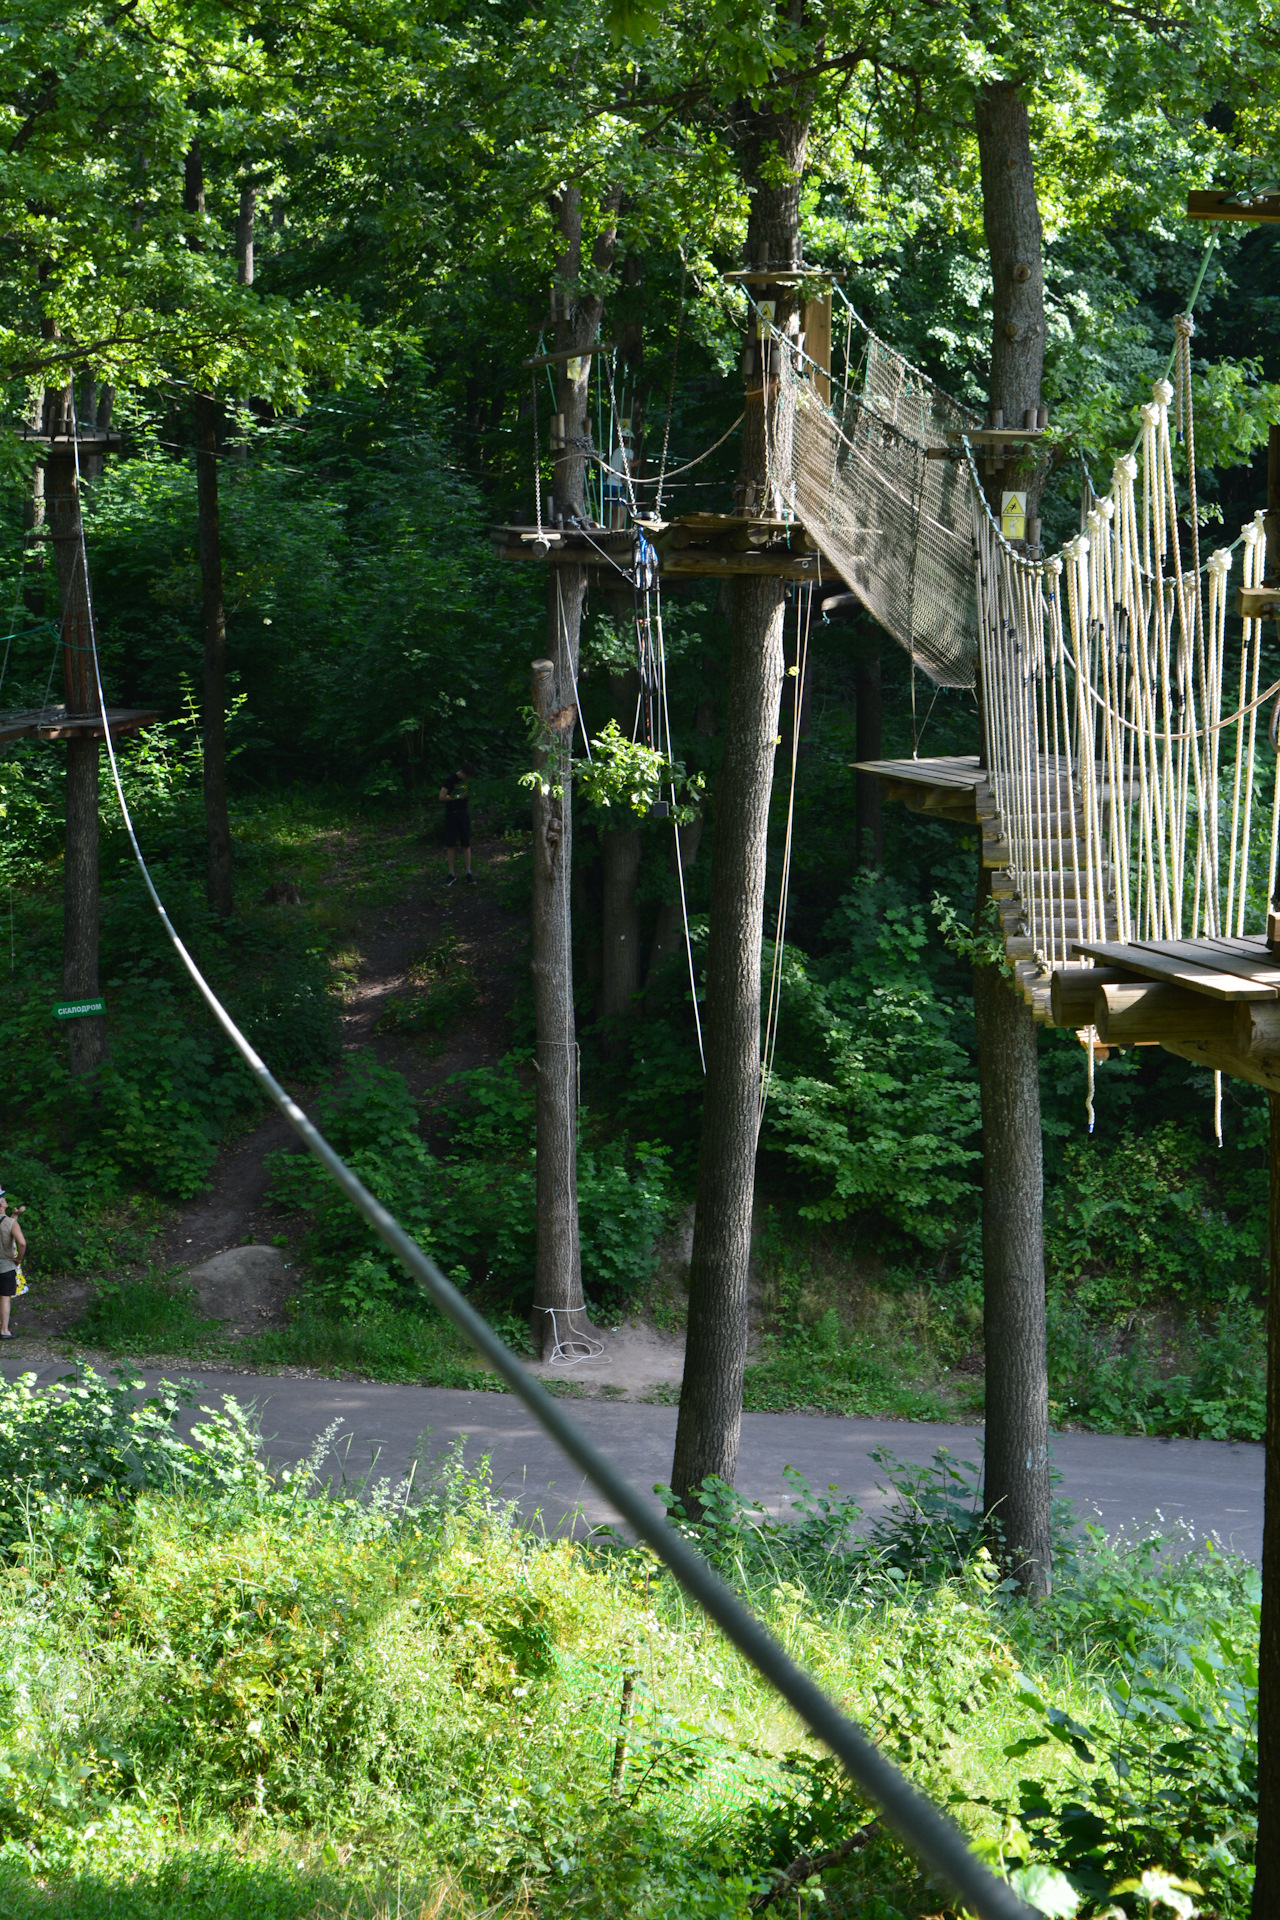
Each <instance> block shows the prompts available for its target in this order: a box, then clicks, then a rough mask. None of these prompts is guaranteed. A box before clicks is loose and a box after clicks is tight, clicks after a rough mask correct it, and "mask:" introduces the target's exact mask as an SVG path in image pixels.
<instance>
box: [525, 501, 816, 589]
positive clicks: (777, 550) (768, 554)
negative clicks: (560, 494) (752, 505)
mask: <svg viewBox="0 0 1280 1920" xmlns="http://www.w3.org/2000/svg"><path fill="white" fill-rule="evenodd" d="M637 524H638V527H639V530H640V531H641V532H643V534H644V535H645V537H646V538H647V539H649V540H651V541H652V542H653V545H654V548H655V550H656V552H657V555H658V571H659V572H660V573H661V574H662V575H663V576H664V577H667V578H670V577H672V576H681V577H684V578H686V579H689V578H693V579H703V580H712V579H720V578H722V577H723V576H725V575H732V574H738V573H756V574H768V575H770V576H772V577H773V578H775V579H782V580H811V581H813V582H815V584H816V583H818V582H824V583H827V582H829V583H831V584H838V583H839V576H838V575H837V574H836V573H834V571H833V570H832V568H831V567H830V566H827V567H826V568H825V570H824V568H823V564H822V556H821V554H820V553H819V552H818V550H817V547H816V545H815V544H814V542H813V541H812V540H811V539H810V538H809V536H808V535H807V534H806V532H805V530H804V528H803V527H802V526H801V525H800V523H799V521H797V520H775V519H767V518H764V517H760V516H753V515H748V514H740V513H691V514H685V515H682V516H681V517H680V518H679V519H676V520H647V521H643V522H639V523H637ZM490 538H491V539H492V541H493V550H494V553H495V554H496V556H497V557H498V559H500V560H537V561H542V562H544V563H545V564H546V565H548V566H553V567H587V568H589V569H593V570H595V571H600V570H601V569H603V570H605V571H606V572H619V571H620V572H626V571H627V569H628V568H629V566H630V564H631V559H632V554H633V551H634V547H635V538H636V535H635V533H634V532H633V530H632V529H631V528H630V527H627V528H624V529H621V530H619V529H617V528H613V527H589V528H581V527H564V528H560V527H543V528H541V529H539V528H537V527H524V526H501V527H493V528H492V529H491V530H490Z"/></svg>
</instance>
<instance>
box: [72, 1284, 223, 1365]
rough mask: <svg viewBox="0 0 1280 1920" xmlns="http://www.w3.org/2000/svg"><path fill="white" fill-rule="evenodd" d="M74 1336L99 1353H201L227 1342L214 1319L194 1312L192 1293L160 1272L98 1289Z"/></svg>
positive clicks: (194, 1296)
mask: <svg viewBox="0 0 1280 1920" xmlns="http://www.w3.org/2000/svg"><path fill="white" fill-rule="evenodd" d="M75 1332H76V1334H77V1336H78V1337H79V1338H80V1339H81V1340H83V1341H85V1342H87V1343H88V1344H89V1345H91V1346H94V1347H98V1348H100V1349H101V1351H102V1352H104V1353H110V1354H130V1355H132V1354H136V1353H137V1352H138V1351H139V1349H142V1350H145V1351H147V1352H151V1353H164V1354H177V1353H189V1352H190V1353H195V1352H205V1351H207V1350H209V1349H210V1348H221V1347H222V1346H225V1345H226V1344H227V1341H226V1334H225V1331H224V1329H223V1327H222V1324H221V1322H220V1321H218V1320H207V1319H205V1318H203V1317H202V1315H201V1314H200V1313H199V1312H198V1310H197V1306H196V1295H195V1291H194V1289H193V1288H191V1287H183V1286H180V1285H178V1284H176V1283H175V1282H174V1281H173V1280H172V1279H170V1278H168V1277H166V1276H165V1275H162V1274H155V1273H147V1274H144V1275H142V1276H141V1277H140V1278H138V1279H134V1280H130V1281H128V1282H127V1283H125V1284H124V1285H117V1286H108V1285H104V1286H102V1287H101V1288H100V1289H99V1291H98V1294H97V1297H96V1298H95V1299H94V1301H93V1302H92V1304H91V1305H90V1307H89V1308H88V1310H87V1312H86V1313H85V1314H84V1316H83V1318H82V1319H81V1320H80V1321H79V1322H78V1323H77V1325H76V1328H75Z"/></svg>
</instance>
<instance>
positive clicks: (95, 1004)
mask: <svg viewBox="0 0 1280 1920" xmlns="http://www.w3.org/2000/svg"><path fill="white" fill-rule="evenodd" d="M106 1010H107V1003H106V1001H105V1000H64V1001H63V1003H62V1005H61V1006H60V1007H55V1008H54V1010H53V1017H54V1019H55V1020H83V1019H84V1018H85V1016H86V1015H87V1014H91V1013H105V1012H106Z"/></svg>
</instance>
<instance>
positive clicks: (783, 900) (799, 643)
mask: <svg viewBox="0 0 1280 1920" xmlns="http://www.w3.org/2000/svg"><path fill="white" fill-rule="evenodd" d="M812 613H813V587H812V585H810V584H807V585H806V587H805V590H804V612H803V618H802V617H801V612H800V607H799V605H797V608H796V667H795V693H794V698H793V700H792V706H791V779H790V784H789V786H788V789H787V825H786V831H785V834H784V836H783V842H782V877H781V880H780V882H779V885H778V919H777V925H776V928H775V930H774V939H773V965H772V967H771V969H770V973H769V995H768V1000H767V1003H766V1009H765V1025H764V1045H763V1047H762V1049H761V1057H760V1108H759V1113H758V1114H757V1117H756V1138H757V1140H758V1139H759V1138H760V1129H761V1127H762V1126H763V1124H764V1110H765V1107H766V1105H767V1104H768V1100H769V1086H770V1083H771V1081H772V1079H773V1061H774V1055H775V1054H776V1052H777V1048H778V1027H779V1024H780V1020H781V1015H782V982H783V960H784V956H785V952H786V942H787V900H788V895H789V893H790V890H791V849H792V845H793V841H794V834H795V814H796V770H797V767H798V765H799V759H800V716H801V713H802V711H803V702H804V682H805V672H806V669H807V667H808V663H809V624H810V620H811V617H812Z"/></svg>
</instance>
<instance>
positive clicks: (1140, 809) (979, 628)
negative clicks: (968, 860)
mask: <svg viewBox="0 0 1280 1920" xmlns="http://www.w3.org/2000/svg"><path fill="white" fill-rule="evenodd" d="M1193 331H1194V328H1193V323H1192V321H1191V319H1190V318H1189V316H1181V317H1179V318H1178V319H1177V320H1176V322H1175V333H1176V344H1175V351H1174V356H1173V366H1172V369H1171V370H1174V371H1175V372H1176V385H1175V384H1173V383H1171V382H1170V381H1168V380H1158V381H1157V382H1156V383H1155V385H1154V386H1153V388H1152V396H1151V399H1150V401H1149V402H1148V403H1147V404H1146V405H1145V406H1144V407H1143V408H1142V410H1141V423H1142V424H1141V431H1140V434H1139V436H1138V439H1137V441H1136V442H1135V445H1134V449H1133V451H1132V452H1131V453H1128V454H1126V455H1124V456H1123V457H1122V458H1121V459H1119V460H1118V461H1117V462H1116V464H1115V468H1114V471H1113V474H1112V482H1111V488H1110V491H1109V492H1108V494H1107V495H1106V497H1105V498H1101V499H1097V498H1095V499H1093V501H1092V504H1091V505H1090V506H1089V507H1088V509H1087V512H1086V515H1085V522H1084V526H1083V528H1082V531H1081V532H1080V534H1079V535H1078V536H1077V537H1075V538H1073V539H1071V540H1069V541H1067V543H1066V544H1065V546H1064V547H1063V548H1062V550H1061V552H1060V553H1055V554H1052V555H1049V556H1047V557H1035V555H1034V552H1031V553H1029V552H1027V551H1025V550H1024V549H1023V548H1022V547H1020V546H1017V545H1015V544H1013V543H1012V542H1011V541H1010V540H1009V539H1007V538H1006V537H1005V535H1004V533H1003V532H1002V531H1001V527H1000V524H999V522H998V521H997V520H996V519H995V517H994V516H993V514H992V512H991V509H990V507H989V506H988V504H987V500H986V497H985V495H984V493H983V490H982V486H981V484H980V481H979V477H978V469H977V466H976V464H975V460H974V455H973V450H972V445H971V443H970V435H971V434H973V433H974V432H975V431H977V430H978V428H977V422H976V420H975V418H974V416H973V415H972V414H970V413H968V412H967V410H966V409H965V408H964V407H963V406H962V405H961V404H960V403H959V402H957V401H953V400H951V399H949V398H948V397H947V396H946V395H945V394H942V393H941V392H940V391H939V389H937V388H936V387H934V386H933V384H932V383H931V382H929V381H927V380H926V379H925V377H924V376H923V375H921V374H920V373H918V371H917V370H916V369H914V368H912V367H911V366H910V365H909V363H908V362H906V361H905V360H903V359H902V358H901V356H899V355H896V354H893V353H892V352H891V351H890V350H889V349H888V348H886V347H885V346H884V344H883V343H882V342H880V341H878V340H876V339H875V337H874V336H871V335H869V336H868V352H867V355H866V360H865V372H864V378H863V382H862V386H861V389H860V390H859V391H857V392H853V393H851V392H848V391H846V393H845V394H844V396H842V398H841V400H840V402H839V404H838V407H837V408H828V407H827V406H825V405H824V403H823V401H822V400H821V399H820V397H819V395H818V393H817V392H816V391H815V384H814V383H813V381H812V380H811V379H810V378H808V377H807V368H806V364H805V358H804V355H803V353H796V352H795V351H794V350H793V351H791V352H787V351H786V350H785V343H784V341H783V339H782V336H780V335H779V336H777V345H776V347H775V351H774V353H773V356H772V358H773V367H774V369H776V372H777V380H778V386H777V398H776V400H775V404H776V405H782V404H783V403H784V401H785V400H789V401H790V402H792V403H793V405H794V418H795V427H794V459H793V468H792V473H791V475H790V476H789V478H788V479H787V481H786V482H785V483H784V484H783V486H782V487H781V488H780V489H779V492H780V495H781V499H782V502H783V505H784V509H785V510H786V511H789V512H791V513H793V514H794V515H795V516H796V517H797V518H799V519H800V520H802V522H803V524H804V527H805V531H806V533H807V534H808V535H809V536H810V538H811V539H812V540H813V541H814V542H815V543H816V544H817V545H818V547H819V548H820V549H821V551H822V553H823V555H824V557H825V558H826V559H828V560H829V561H830V563H831V564H832V565H833V566H834V567H836V568H838V569H839V571H840V572H841V573H842V574H843V576H844V578H845V579H846V580H847V581H848V582H849V584H850V586H851V587H852V588H853V589H854V590H855V592H856V593H857V594H858V596H859V598H860V599H862V600H863V602H864V604H865V605H866V606H867V608H868V610H869V611H870V612H871V613H872V614H873V615H874V616H875V618H876V619H877V620H878V621H879V623H880V624H881V625H882V626H883V627H884V628H885V629H886V630H887V631H888V632H889V633H890V634H892V635H893V637H894V638H895V639H896V640H897V641H898V642H899V643H900V644H901V645H902V646H903V647H905V648H906V649H907V650H908V651H909V652H910V653H911V655H912V659H913V661H914V662H915V663H917V664H918V665H920V666H921V667H922V668H923V669H924V671H925V672H926V673H928V674H930V675H931V677H932V678H933V679H934V680H935V681H937V682H938V683H939V684H941V685H944V686H952V687H965V686H973V685H974V684H975V682H976V683H977V684H978V685H979V686H980V689H981V708H982V717H983V736H984V738H983V754H982V758H981V761H979V760H978V759H976V758H974V759H968V760H961V759H954V760H947V761H932V762H925V761H896V762H876V763H868V767H867V770H868V771H877V772H879V773H881V774H882V775H883V776H884V777H885V778H886V779H888V780H889V781H890V782H891V791H895V792H897V793H898V795H899V796H900V797H906V798H908V799H909V801H910V802H911V803H912V804H915V805H916V806H917V808H918V809H919V810H922V811H926V812H933V813H939V814H942V815H945V816H947V817H950V818H953V819H958V820H966V821H968V822H971V823H973V824H976V825H978V826H979V827H980V828H981V831H982V834H983V847H984V863H985V864H986V865H987V866H988V867H991V868H993V869H996V878H995V882H994V885H993V892H994V893H995V895H996V897H997V900H998V901H999V903H1000V913H1001V922H1002V926H1003V929H1004V933H1005V937H1006V946H1007V949H1008V954H1009V958H1010V960H1011V961H1012V962H1013V963H1014V965H1015V970H1016V972H1017V974H1018V977H1019V981H1020V984H1021V986H1022V989H1023V992H1024V994H1025V996H1026V997H1027V999H1028V1000H1030V1001H1031V1002H1032V1004H1033V1006H1034V1007H1035V1009H1036V1011H1037V1013H1038V1015H1039V1016H1040V1017H1041V1018H1044V1019H1048V1018H1050V996H1049V978H1050V975H1051V973H1052V972H1053V971H1054V970H1056V969H1059V968H1062V967H1064V966H1069V965H1073V964H1074V965H1078V964H1079V959H1078V951H1077V950H1078V949H1084V948H1095V949H1096V948H1099V947H1107V946H1110V945H1112V944H1113V943H1119V944H1121V945H1123V946H1125V947H1126V949H1129V948H1131V947H1137V946H1142V945H1145V944H1152V943H1157V944H1159V943H1163V944H1164V945H1166V946H1167V945H1169V944H1170V943H1172V944H1174V945H1177V944H1179V943H1182V944H1184V945H1185V944H1186V943H1188V942H1205V941H1208V942H1214V943H1216V944H1217V945H1218V947H1220V948H1221V949H1222V950H1223V951H1224V952H1225V951H1227V950H1228V949H1230V948H1232V947H1239V949H1240V951H1241V952H1242V953H1244V954H1246V955H1247V956H1248V957H1249V958H1250V959H1251V961H1252V960H1253V959H1255V958H1257V957H1258V956H1257V949H1258V947H1259V945H1260V941H1259V940H1258V938H1257V936H1258V935H1259V934H1260V933H1261V932H1262V931H1263V929H1264V927H1265V922H1266V915H1267V909H1268V901H1269V897H1270V893H1271V884H1272V876H1273V875H1274V873H1275V871H1276V855H1277V831H1278V828H1280V804H1278V802H1280V762H1278V763H1277V764H1276V766H1275V767H1270V768H1268V769H1266V770H1265V772H1264V771H1263V770H1262V769H1261V768H1260V767H1259V766H1258V755H1257V748H1258V725H1259V715H1260V713H1261V712H1262V710H1263V708H1264V706H1265V704H1266V702H1267V701H1269V700H1271V699H1274V698H1275V696H1276V694H1277V692H1278V691H1280V687H1277V686H1265V687H1264V686H1263V685H1262V635H1263V618H1262V613H1261V607H1260V605H1259V604H1258V603H1259V601H1260V597H1261V596H1260V595H1259V593H1258V590H1259V589H1260V588H1261V587H1262V581H1263V565H1264V555H1265V538H1264V532H1263V521H1264V515H1263V514H1262V513H1259V514H1257V515H1256V516H1255V517H1254V519H1253V521H1252V522H1251V523H1250V524H1249V525H1248V526H1247V527H1245V528H1244V530H1243V532H1242V534H1241V537H1240V539H1239V540H1238V541H1237V542H1236V543H1235V546H1234V547H1222V548H1219V549H1218V550H1217V551H1215V552H1214V553H1212V554H1211V556H1210V557H1209V559H1208V561H1207V562H1206V563H1204V564H1202V563H1201V555H1200V534H1199V524H1198V514H1197V501H1196V493H1195V425H1194V419H1193V415H1192V406H1191V348H1190V342H1191V336H1192V333H1193ZM772 370H773V369H771V371H772ZM788 385H789V386H790V388H791V392H790V393H789V394H787V393H786V388H787V386H788ZM986 437H990V438H995V437H997V436H996V435H995V434H994V432H992V433H990V434H989V435H987V436H986ZM1179 439H1181V440H1182V441H1183V443H1184V445H1185V449H1186V462H1185V464H1186V475H1187V477H1186V479H1185V481H1184V483H1183V484H1184V495H1183V498H1182V499H1181V500H1180V499H1179V494H1178V483H1177V479H1176V466H1175V451H1174V450H1175V447H1176V445H1177V443H1178V440H1179ZM957 443H958V444H957ZM957 452H958V454H959V457H958V458H957V457H955V456H956V454H957ZM949 456H950V457H949ZM1187 493H1189V496H1190V499H1189V509H1190V510H1189V512H1185V509H1186V506H1187V498H1186V495H1187ZM1184 514H1185V521H1186V522H1188V523H1189V527H1188V530H1187V531H1185V532H1180V519H1181V518H1183V517H1184ZM1237 547H1238V548H1240V549H1242V553H1243V582H1242V584H1243V587H1244V589H1245V594H1244V595H1242V597H1241V606H1242V610H1243V612H1244V618H1243V621H1242V626H1241V631H1240V636H1239V639H1238V642H1237V641H1236V640H1234V639H1231V638H1229V635H1228V627H1227V617H1228V613H1229V612H1230V611H1231V607H1230V589H1231V585H1232V572H1233V567H1234V562H1235V549H1236V548H1237ZM1277 710H1278V711H1280V705H1278V709H1277ZM913 788H914V789H915V792H914V793H913V792H912V789H913ZM1098 957H1102V956H1098ZM1081 1024H1088V1023H1087V1022H1082V1023H1081Z"/></svg>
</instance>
